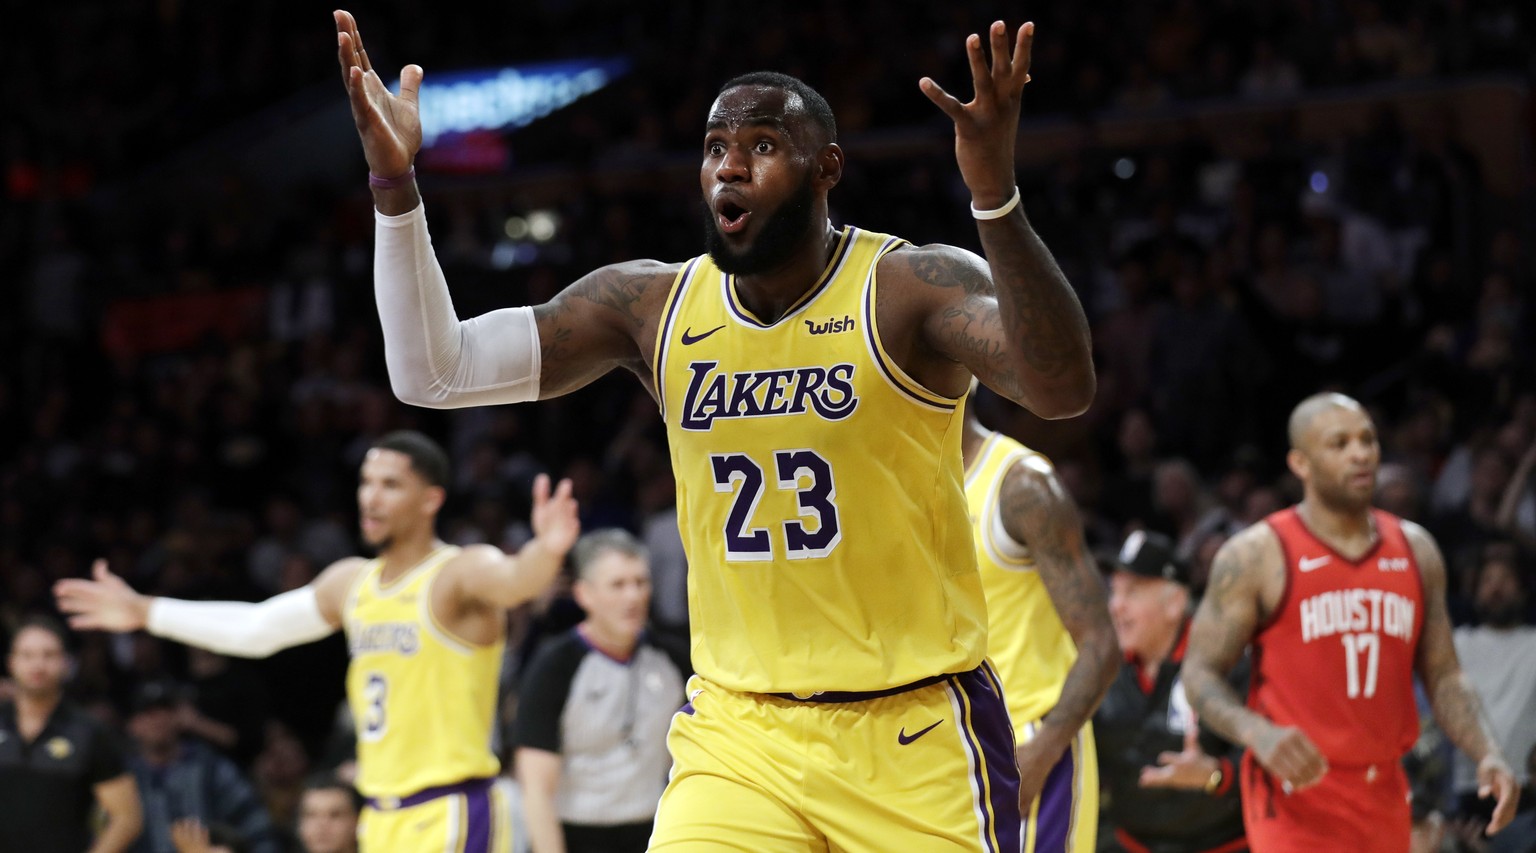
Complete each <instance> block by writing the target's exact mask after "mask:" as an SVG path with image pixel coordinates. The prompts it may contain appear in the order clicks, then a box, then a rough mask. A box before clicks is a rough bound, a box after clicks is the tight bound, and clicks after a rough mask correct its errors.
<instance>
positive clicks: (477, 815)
mask: <svg viewBox="0 0 1536 853" xmlns="http://www.w3.org/2000/svg"><path fill="white" fill-rule="evenodd" d="M464 801H465V804H466V806H467V809H468V812H469V819H468V820H467V821H465V827H466V828H465V830H464V853H491V824H492V820H493V818H492V815H491V786H490V785H486V786H485V787H483V788H481V789H479V790H478V791H470V792H469V793H467V794H465V795H464Z"/></svg>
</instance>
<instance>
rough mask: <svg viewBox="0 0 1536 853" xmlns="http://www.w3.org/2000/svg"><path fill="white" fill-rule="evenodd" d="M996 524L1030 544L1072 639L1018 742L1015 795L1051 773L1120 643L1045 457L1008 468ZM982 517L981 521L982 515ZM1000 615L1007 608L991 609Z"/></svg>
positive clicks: (1104, 684)
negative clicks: (1031, 728) (1034, 720)
mask: <svg viewBox="0 0 1536 853" xmlns="http://www.w3.org/2000/svg"><path fill="white" fill-rule="evenodd" d="M998 506H999V511H1000V514H1001V516H1002V523H1003V531H1004V532H1005V533H1007V534H1008V537H1009V538H1010V539H1012V540H1013V541H1014V542H1019V543H1025V544H1027V545H1028V546H1029V551H1030V554H1031V555H1033V556H1034V560H1035V570H1036V571H1037V572H1039V574H1040V580H1041V582H1043V583H1044V584H1045V589H1046V593H1047V594H1048V595H1050V598H1051V606H1052V607H1054V608H1055V609H1056V614H1057V615H1058V616H1059V617H1060V618H1061V623H1062V625H1063V626H1065V627H1066V629H1067V632H1068V633H1069V634H1071V635H1072V642H1073V644H1075V645H1076V646H1077V660H1076V661H1074V662H1073V664H1072V668H1071V669H1069V670H1068V671H1067V678H1066V681H1065V682H1064V683H1063V684H1062V687H1061V696H1060V698H1058V699H1057V700H1056V705H1055V707H1053V708H1051V710H1050V712H1049V713H1047V714H1046V715H1045V717H1044V718H1043V719H1041V721H1040V729H1039V731H1038V732H1037V733H1036V734H1035V736H1034V737H1033V738H1031V739H1030V740H1029V741H1028V742H1027V743H1021V744H1019V747H1018V762H1019V775H1020V785H1019V802H1020V803H1021V804H1025V805H1027V804H1028V803H1031V802H1034V800H1035V797H1037V796H1039V794H1040V789H1041V788H1042V787H1043V786H1044V784H1045V778H1046V774H1048V773H1049V772H1050V769H1051V767H1053V766H1054V765H1055V763H1056V761H1057V760H1058V759H1059V758H1061V755H1062V753H1063V752H1064V751H1065V750H1066V749H1067V747H1068V746H1070V745H1071V743H1072V738H1073V737H1075V736H1076V735H1077V733H1078V731H1079V730H1081V729H1082V727H1083V724H1084V723H1086V722H1087V721H1088V718H1089V717H1090V716H1092V715H1093V711H1094V709H1095V708H1097V707H1098V706H1099V702H1100V701H1101V700H1102V699H1103V698H1104V693H1105V692H1106V691H1107V690H1109V684H1110V682H1111V681H1114V679H1115V670H1116V667H1117V666H1118V663H1119V662H1118V660H1117V658H1118V656H1119V652H1120V645H1119V643H1118V642H1116V640H1115V629H1114V626H1113V625H1112V624H1110V621H1109V607H1108V605H1107V604H1106V603H1105V598H1104V582H1103V581H1102V580H1101V579H1100V577H1099V572H1098V570H1097V569H1096V568H1095V567H1094V564H1093V561H1092V560H1090V559H1089V557H1088V549H1087V546H1086V545H1085V544H1084V542H1083V525H1082V521H1081V520H1080V519H1079V518H1078V512H1077V506H1076V505H1075V504H1073V502H1072V497H1071V496H1070V495H1068V494H1067V490H1066V487H1065V486H1063V485H1062V483H1061V480H1059V479H1058V478H1057V477H1056V473H1055V471H1054V470H1053V468H1052V467H1051V465H1050V463H1049V462H1046V461H1045V460H1044V459H1041V458H1038V457H1032V458H1027V459H1024V460H1021V461H1020V462H1018V463H1016V464H1015V465H1014V466H1013V467H1012V468H1010V469H1009V470H1008V474H1007V476H1006V477H1005V478H1004V479H1003V484H1002V492H1001V494H1000V496H999V501H998ZM983 523H987V522H986V521H984V522H983ZM992 618H993V619H995V620H1006V619H1008V618H1009V614H1007V613H995V614H993V617H992Z"/></svg>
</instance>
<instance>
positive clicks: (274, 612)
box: [55, 432, 580, 853]
mask: <svg viewBox="0 0 1536 853" xmlns="http://www.w3.org/2000/svg"><path fill="white" fill-rule="evenodd" d="M448 472H449V468H448V457H447V455H446V454H444V453H443V450H442V448H440V447H438V445H437V444H436V443H434V442H433V441H432V440H431V439H429V438H427V437H426V436H424V435H421V434H420V433H415V432H396V433H391V434H389V435H386V436H384V437H383V438H381V439H379V440H378V441H377V442H376V443H375V444H374V445H373V448H372V449H370V450H369V451H368V454H367V457H366V458H365V459H364V461H363V465H362V472H361V476H360V478H359V481H358V488H357V505H358V514H359V515H360V516H361V519H362V536H363V539H364V541H365V542H367V543H368V545H369V546H370V547H372V548H374V549H375V550H376V551H377V553H378V556H377V557H376V558H374V559H372V560H367V559H363V558H361V557H349V558H347V559H344V560H341V561H338V562H336V563H334V564H332V565H331V566H329V567H328V568H326V569H325V571H323V572H321V573H320V576H319V577H317V578H316V579H315V581H314V583H312V584H310V585H309V586H306V587H304V588H302V589H298V590H294V591H292V592H286V593H283V594H282V595H279V596H276V597H274V598H271V599H268V600H267V601H265V602H262V603H260V604H245V603H237V602H216V601H196V602H194V601H178V600H175V599H167V598H151V597H148V596H143V595H140V594H138V593H136V592H134V591H133V590H132V589H130V588H129V587H128V585H127V584H125V583H124V582H123V581H122V580H121V579H120V578H118V577H117V576H116V575H113V574H112V573H110V572H109V571H107V568H106V565H105V563H104V562H102V561H98V562H97V564H96V566H95V569H94V575H95V579H94V580H81V579H70V580H63V581H60V582H59V583H58V585H57V586H56V587H55V594H56V595H57V597H58V601H59V607H60V609H61V610H63V611H64V612H65V613H67V614H69V615H70V620H69V621H70V625H71V626H72V627H74V628H83V629H100V630H105V631H134V630H138V629H140V628H147V629H148V630H149V632H150V633H152V634H155V635H158V636H161V637H166V638H169V639H172V640H176V641H178V642H182V643H186V644H188V645H193V646H199V647H202V648H205V649H211V650H213V651H216V652H220V653H221V654H226V655H239V656H243V657H265V656H267V655H270V654H272V653H274V652H277V651H279V650H281V649H285V648H287V647H289V646H295V645H299V644H301V643H308V642H313V641H314V640H318V639H320V638H322V637H326V636H329V635H330V634H332V633H334V632H335V631H336V630H337V629H338V628H342V629H344V630H345V631H346V633H347V642H348V645H349V646H350V648H351V655H352V661H351V665H350V666H349V668H348V670H347V701H348V703H349V704H350V705H351V709H352V718H353V720H354V722H355V724H356V727H357V769H358V775H357V787H358V790H359V791H361V792H362V793H363V795H364V796H365V797H366V798H367V804H366V807H365V808H364V809H363V813H362V817H361V821H360V823H359V826H358V841H359V849H361V850H362V851H364V853H414V852H415V851H421V853H426V852H427V851H432V853H440V851H443V850H448V851H453V853H490V851H510V850H511V849H512V838H511V827H510V820H509V819H510V811H509V807H508V805H507V803H506V802H505V801H504V797H503V794H502V793H501V792H500V790H499V789H498V788H496V787H495V786H494V785H493V784H492V783H493V780H494V777H495V776H496V775H497V772H498V771H499V770H500V766H499V764H498V762H497V760H496V757H495V756H494V755H492V754H491V750H490V744H491V725H492V721H493V717H494V713H495V705H496V686H497V675H498V673H499V671H500V667H501V658H502V651H503V646H504V644H505V640H504V638H505V634H506V625H505V622H506V611H507V608H510V607H515V606H517V605H518V604H521V603H522V602H524V601H527V600H528V599H530V598H533V597H534V596H536V595H538V594H539V593H540V592H542V591H543V590H544V589H545V587H547V586H548V585H549V583H550V582H551V581H552V580H553V579H554V577H555V575H556V573H558V572H559V569H560V565H561V563H562V561H563V560H564V558H565V553H566V551H568V550H570V547H571V545H572V543H574V542H575V541H576V536H577V534H578V533H579V532H580V523H579V522H578V521H577V518H576V502H575V501H574V500H573V499H572V498H571V484H570V482H569V481H564V482H561V483H560V485H559V487H558V488H556V489H555V490H554V493H553V494H551V493H550V484H549V479H548V478H547V477H544V476H542V475H540V477H539V478H538V480H537V481H536V482H535V484H534V489H533V517H532V523H533V531H534V538H533V539H532V540H531V541H530V542H529V543H528V544H527V545H526V546H525V547H524V548H523V550H522V551H520V552H519V553H518V554H517V555H516V556H509V555H506V554H503V553H502V552H501V551H500V550H499V549H497V548H494V547H492V546H489V545H473V546H470V547H467V548H462V549H461V548H457V547H452V546H448V545H445V544H443V542H442V541H441V540H439V539H438V538H437V536H436V534H435V533H434V530H433V525H434V522H435V521H436V518H437V512H438V510H439V509H441V508H442V505H443V499H444V496H445V485H446V483H447V481H448Z"/></svg>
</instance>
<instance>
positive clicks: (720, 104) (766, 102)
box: [708, 86, 805, 130]
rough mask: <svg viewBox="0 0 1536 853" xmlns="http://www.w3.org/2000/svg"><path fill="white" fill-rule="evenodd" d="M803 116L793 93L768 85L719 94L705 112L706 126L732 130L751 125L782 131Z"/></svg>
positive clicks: (802, 108) (736, 88) (803, 112)
mask: <svg viewBox="0 0 1536 853" xmlns="http://www.w3.org/2000/svg"><path fill="white" fill-rule="evenodd" d="M804 115H805V102H804V101H803V100H801V99H800V96H799V95H796V94H795V93H794V92H787V91H785V90H783V89H775V88H772V87H769V86H737V87H735V88H733V89H727V90H725V91H724V92H721V93H720V97H718V98H716V99H715V104H714V106H713V107H712V108H711V109H710V111H709V123H708V127H711V128H714V127H724V128H727V129H731V130H735V129H736V128H739V127H743V126H750V125H754V124H769V125H775V126H777V127H779V128H780V129H785V127H784V126H785V125H786V124H787V123H788V122H789V121H790V120H792V119H794V118H796V117H800V116H804Z"/></svg>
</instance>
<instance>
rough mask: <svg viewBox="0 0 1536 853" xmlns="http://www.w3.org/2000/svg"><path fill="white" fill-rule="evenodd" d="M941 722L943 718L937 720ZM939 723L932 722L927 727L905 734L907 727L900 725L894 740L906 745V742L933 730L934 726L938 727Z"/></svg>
mask: <svg viewBox="0 0 1536 853" xmlns="http://www.w3.org/2000/svg"><path fill="white" fill-rule="evenodd" d="M942 722H944V721H943V720H939V723H942ZM939 723H934V724H933V725H931V726H929V727H928V728H926V729H923V730H922V731H917V732H913V733H912V734H907V727H906V726H902V727H901V731H900V732H898V733H897V734H896V741H897V742H898V743H900V744H901V745H902V746H906V745H907V744H909V743H911V742H912V741H914V740H917V739H918V738H920V737H922V736H923V735H925V734H928V733H929V732H931V731H933V730H934V729H935V728H937V727H938V725H939Z"/></svg>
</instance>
